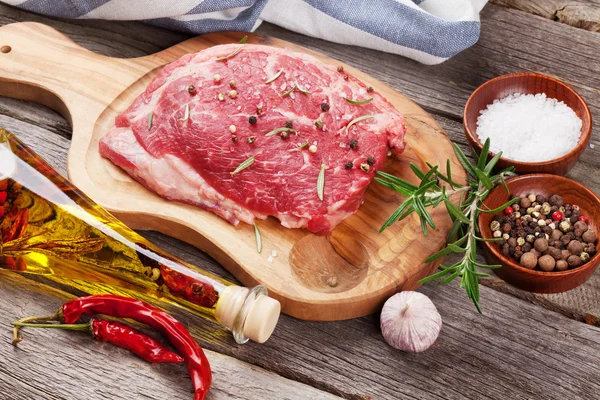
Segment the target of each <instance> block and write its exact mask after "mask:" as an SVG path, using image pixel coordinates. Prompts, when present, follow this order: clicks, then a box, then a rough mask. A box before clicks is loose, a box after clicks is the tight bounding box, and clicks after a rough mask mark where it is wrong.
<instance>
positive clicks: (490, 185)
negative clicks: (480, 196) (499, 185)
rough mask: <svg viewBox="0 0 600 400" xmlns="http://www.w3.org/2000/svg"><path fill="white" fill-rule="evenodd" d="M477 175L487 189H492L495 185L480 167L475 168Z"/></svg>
mask: <svg viewBox="0 0 600 400" xmlns="http://www.w3.org/2000/svg"><path fill="white" fill-rule="evenodd" d="M474 171H475V175H476V176H477V179H479V181H480V182H481V183H482V184H483V186H485V188H486V189H492V188H493V187H494V186H496V185H494V184H493V183H492V181H491V179H490V178H489V177H488V176H487V175H486V174H484V173H483V171H481V170H480V169H479V168H477V167H476V168H475V169H474Z"/></svg>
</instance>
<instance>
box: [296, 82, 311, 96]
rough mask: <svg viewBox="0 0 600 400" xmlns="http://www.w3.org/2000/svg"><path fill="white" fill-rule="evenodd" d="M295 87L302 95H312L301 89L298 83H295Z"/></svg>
mask: <svg viewBox="0 0 600 400" xmlns="http://www.w3.org/2000/svg"><path fill="white" fill-rule="evenodd" d="M295 86H296V89H298V90H299V91H300V92H301V93H304V94H310V92H309V91H308V90H306V89H302V88H301V87H300V85H298V82H296V83H295Z"/></svg>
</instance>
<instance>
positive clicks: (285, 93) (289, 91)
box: [279, 85, 296, 97]
mask: <svg viewBox="0 0 600 400" xmlns="http://www.w3.org/2000/svg"><path fill="white" fill-rule="evenodd" d="M294 89H296V85H292V88H291V89H290V90H288V91H286V92H283V93H281V94H280V95H279V96H280V97H285V96H287V95H289V94H290V93H292V92H293V91H294Z"/></svg>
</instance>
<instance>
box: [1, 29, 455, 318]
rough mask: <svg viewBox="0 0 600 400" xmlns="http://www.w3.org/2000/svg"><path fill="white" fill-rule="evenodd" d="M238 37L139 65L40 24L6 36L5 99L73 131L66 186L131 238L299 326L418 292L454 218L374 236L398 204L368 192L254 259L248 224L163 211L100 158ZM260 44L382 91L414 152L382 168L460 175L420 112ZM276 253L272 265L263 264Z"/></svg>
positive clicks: (391, 94)
mask: <svg viewBox="0 0 600 400" xmlns="http://www.w3.org/2000/svg"><path fill="white" fill-rule="evenodd" d="M241 36H243V34H242V33H220V34H210V35H205V36H201V37H197V38H194V39H190V40H187V41H185V42H183V43H180V44H178V45H175V46H173V47H170V48H168V49H166V50H164V51H161V52H159V53H156V54H153V55H150V56H146V57H141V58H134V59H116V58H110V57H105V56H101V55H98V54H94V53H92V52H90V51H88V50H86V49H83V48H82V47H80V46H78V45H77V44H75V43H74V42H73V41H71V40H69V39H68V38H66V37H65V36H64V35H62V34H60V33H59V32H57V31H56V30H54V29H52V28H50V27H48V26H45V25H42V24H36V23H17V24H10V25H6V26H4V27H2V28H0V47H1V48H3V49H4V50H3V53H2V54H0V57H2V58H1V60H2V69H1V70H0V94H1V95H5V96H9V97H16V98H20V99H26V100H32V101H36V102H39V103H42V104H45V105H47V106H49V107H51V108H53V109H55V110H57V111H58V112H60V113H61V114H62V115H63V116H64V117H65V118H66V119H67V120H68V121H69V122H70V124H71V125H72V127H73V139H72V144H71V148H70V151H69V156H68V166H67V170H68V173H69V178H70V179H71V180H72V181H73V183H74V184H75V185H77V186H78V187H79V188H80V189H81V190H82V191H84V192H85V193H86V194H88V195H89V196H90V197H92V198H93V199H94V200H95V201H96V202H98V203H99V204H100V205H102V206H104V207H105V208H107V209H108V210H110V211H111V212H113V213H114V214H115V215H116V216H117V217H118V218H120V219H122V220H123V221H124V222H125V223H127V224H128V225H130V226H131V227H132V228H135V229H151V230H157V231H160V232H162V233H165V234H168V235H171V236H174V237H176V238H179V239H182V240H184V241H186V242H188V243H191V244H193V245H195V246H197V247H199V248H200V249H202V250H204V251H206V252H207V253H208V254H210V255H211V256H212V257H214V258H215V259H216V260H217V261H218V262H219V263H221V264H222V265H224V266H225V267H226V268H227V269H229V270H230V271H231V272H232V273H233V274H234V275H235V276H236V277H238V278H239V279H240V280H241V281H242V282H243V283H244V284H246V285H255V284H259V283H260V284H263V285H265V286H266V287H267V288H268V289H269V291H270V293H271V294H272V295H273V296H274V297H276V298H278V299H279V300H280V301H281V302H282V306H283V310H284V312H286V313H288V314H290V315H293V316H295V317H298V318H303V319H312V320H338V319H347V318H353V317H357V316H361V315H366V314H369V313H372V312H374V311H376V310H377V309H378V308H379V307H380V306H381V304H382V303H383V301H384V300H385V299H386V298H387V297H389V296H390V295H391V294H392V293H394V292H396V291H398V290H410V289H415V288H416V287H417V286H418V283H417V281H418V280H419V279H420V278H422V277H424V276H426V275H428V274H429V273H431V272H432V271H434V270H435V269H436V268H437V265H438V264H439V261H438V262H436V263H425V262H424V260H425V259H426V258H427V257H428V256H429V255H430V254H432V253H433V252H435V251H436V250H438V249H439V248H441V247H442V246H443V244H444V243H445V237H446V233H447V231H448V228H449V227H450V219H449V218H448V217H447V216H446V213H445V211H444V210H443V208H440V209H437V210H435V211H433V212H432V215H433V217H434V219H435V220H436V224H437V225H438V230H436V231H434V232H432V233H431V234H430V235H429V236H428V237H426V238H425V237H423V236H422V233H421V231H420V227H419V224H418V222H417V220H416V217H414V216H413V217H410V218H408V219H407V220H405V221H403V222H402V223H399V224H395V225H394V226H392V227H391V228H389V229H388V230H386V231H385V232H384V233H382V234H380V233H379V227H380V226H381V224H382V223H383V222H384V221H385V220H386V219H387V217H388V216H389V215H390V214H391V213H392V212H393V210H394V209H395V208H396V207H397V206H398V205H399V203H400V201H401V200H402V198H401V196H399V195H398V194H395V193H393V192H391V191H389V190H387V189H384V188H382V187H380V186H378V185H375V184H373V185H371V186H370V187H369V190H368V191H367V195H366V199H365V203H364V204H363V205H362V206H361V208H360V209H359V210H358V212H357V213H356V214H355V215H354V216H352V217H350V218H348V219H347V220H346V221H344V222H343V223H342V224H340V225H339V226H338V227H337V228H336V229H335V230H334V231H333V232H332V233H331V234H330V235H329V236H327V237H318V236H315V235H312V234H310V233H308V232H306V231H304V230H290V229H286V228H283V227H282V226H281V225H280V224H279V222H278V221H277V220H275V219H273V218H269V219H268V220H266V221H259V223H258V224H259V227H260V230H261V233H262V241H263V251H262V253H261V254H259V253H257V251H256V244H255V238H254V231H253V228H252V227H251V226H248V225H243V224H242V225H241V226H239V227H237V228H236V227H233V226H231V225H229V224H228V223H227V222H225V221H223V220H221V219H220V218H218V217H217V216H215V215H213V214H212V213H209V212H205V211H203V210H199V209H198V208H195V207H192V206H187V205H183V204H180V203H176V202H169V201H166V200H164V199H162V198H160V197H158V196H156V195H154V194H153V193H151V192H149V191H148V190H146V189H144V188H143V187H142V186H141V185H139V184H137V183H136V182H135V181H133V180H132V179H131V178H130V177H129V176H128V175H126V174H125V173H124V172H122V171H121V170H120V169H118V168H117V167H115V166H113V165H112V164H111V163H110V162H108V161H107V160H104V159H103V158H101V157H100V155H99V154H98V140H99V138H100V137H102V135H103V134H104V133H105V132H106V131H108V129H109V128H110V127H111V126H112V125H113V121H114V117H115V116H116V115H117V114H118V113H119V112H121V111H123V110H124V109H125V108H126V107H127V106H128V105H129V104H130V103H131V102H132V101H133V100H134V99H135V97H136V96H137V95H139V94H140V93H141V92H142V91H143V90H144V89H145V87H146V86H147V84H148V83H149V81H150V80H151V79H152V77H153V76H155V75H156V74H157V73H158V71H160V69H161V67H162V66H163V65H165V64H166V63H168V62H170V61H173V60H175V59H177V58H179V57H181V56H182V55H184V54H187V53H190V52H196V51H200V50H202V49H205V48H207V47H210V46H214V45H218V44H224V43H235V42H237V41H238V40H239V39H240V38H241ZM249 42H250V43H261V44H267V45H272V46H278V47H283V48H287V49H290V50H294V51H300V52H306V53H310V54H312V55H314V56H316V57H317V58H319V59H321V60H322V61H323V62H326V63H331V64H334V65H344V68H345V69H346V70H347V71H349V72H350V73H351V74H353V75H355V76H357V77H358V78H359V79H361V80H362V81H364V82H365V83H366V84H368V85H370V86H373V87H374V88H375V89H376V90H378V91H379V92H380V93H382V94H383V95H384V96H385V97H386V98H387V99H388V100H389V101H390V102H391V103H392V104H393V105H394V106H395V107H396V108H397V109H398V110H399V111H400V112H401V113H403V114H404V116H405V118H406V121H407V129H408V132H407V136H406V141H407V150H406V151H405V152H404V153H403V154H402V156H401V157H400V158H399V159H397V160H392V159H389V160H388V162H387V164H386V167H385V170H386V171H388V172H391V173H393V174H396V175H401V176H405V177H409V176H412V173H411V172H410V167H409V163H410V162H414V163H415V164H417V165H419V166H420V167H422V168H426V164H425V162H426V161H428V162H430V163H432V164H439V165H442V166H444V165H445V162H446V159H448V158H449V159H450V160H451V162H452V164H453V171H456V172H455V175H457V179H460V178H462V177H464V171H462V169H461V168H460V165H459V163H458V161H457V160H456V158H455V156H454V153H453V151H452V145H451V143H450V141H449V140H448V138H447V136H446V135H445V133H444V131H443V130H442V128H440V127H439V125H438V124H437V123H436V122H435V121H434V120H433V119H432V118H431V117H430V116H429V115H428V114H427V113H426V112H425V111H424V110H423V109H421V108H420V107H419V106H418V105H417V104H415V103H414V102H413V101H411V100H410V99H408V98H407V97H405V96H403V95H402V94H400V93H398V92H396V91H394V90H393V89H391V88H390V87H388V86H386V85H384V84H383V83H381V82H379V81H377V80H375V79H373V78H371V77H369V76H368V75H367V74H364V73H362V72H360V71H358V70H356V69H354V68H352V67H349V66H347V65H345V64H342V63H340V62H337V61H335V60H333V59H330V58H328V57H326V56H323V55H321V54H318V53H314V52H312V51H310V50H307V49H304V48H302V47H299V46H296V45H293V44H290V43H287V42H284V41H281V40H278V39H273V38H269V37H264V36H259V35H250V38H249ZM273 251H275V252H276V253H277V256H276V257H275V258H274V260H273V262H268V261H267V258H268V256H269V255H271V254H272V252H273Z"/></svg>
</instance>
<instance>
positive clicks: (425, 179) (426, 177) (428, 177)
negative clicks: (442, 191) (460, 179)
mask: <svg viewBox="0 0 600 400" xmlns="http://www.w3.org/2000/svg"><path fill="white" fill-rule="evenodd" d="M437 169H438V167H437V166H436V167H433V168H431V169H430V170H429V171H427V173H426V174H425V175H424V176H423V178H421V179H422V180H423V181H422V182H421V185H420V187H423V186H424V185H425V184H426V183H427V182H429V181H430V180H431V177H432V176H433V174H435V173H437Z"/></svg>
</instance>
